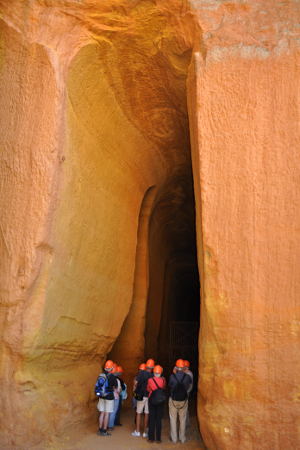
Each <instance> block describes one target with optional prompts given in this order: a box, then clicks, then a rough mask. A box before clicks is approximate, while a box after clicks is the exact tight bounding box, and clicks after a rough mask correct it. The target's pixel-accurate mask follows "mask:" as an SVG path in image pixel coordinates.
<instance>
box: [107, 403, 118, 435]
mask: <svg viewBox="0 0 300 450" xmlns="http://www.w3.org/2000/svg"><path fill="white" fill-rule="evenodd" d="M119 401H120V399H119V398H115V400H114V410H113V412H112V413H110V415H109V421H108V428H113V427H114V424H115V417H116V414H117V411H118V407H119Z"/></svg>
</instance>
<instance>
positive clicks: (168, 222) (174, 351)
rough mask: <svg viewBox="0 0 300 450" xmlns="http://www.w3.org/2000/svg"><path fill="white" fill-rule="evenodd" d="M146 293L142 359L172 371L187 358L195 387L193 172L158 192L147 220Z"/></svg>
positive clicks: (196, 279) (196, 323)
mask: <svg viewBox="0 0 300 450" xmlns="http://www.w3.org/2000/svg"><path fill="white" fill-rule="evenodd" d="M148 243H149V244H148V245H149V289H148V299H147V312H146V326H145V357H146V358H148V357H153V358H154V359H155V360H157V361H158V362H159V363H160V364H161V365H162V366H163V367H164V373H165V374H166V376H169V374H170V373H171V371H172V369H173V367H174V363H175V361H176V359H178V358H182V359H187V360H189V361H190V363H191V369H192V371H193V372H194V374H195V385H197V371H198V335H199V321H200V282H199V272H198V263H197V249H196V230H195V201H194V190H193V177H192V172H191V170H189V169H188V168H186V169H184V170H182V171H180V172H179V173H176V174H174V175H173V176H171V177H170V179H169V180H168V182H167V183H166V184H165V185H164V186H163V188H162V189H161V192H160V193H158V195H157V198H156V201H155V204H154V206H153V210H152V214H151V217H150V220H149V231H148Z"/></svg>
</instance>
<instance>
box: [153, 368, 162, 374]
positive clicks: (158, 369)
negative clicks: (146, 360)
mask: <svg viewBox="0 0 300 450" xmlns="http://www.w3.org/2000/svg"><path fill="white" fill-rule="evenodd" d="M153 373H160V374H162V373H163V368H162V367H161V366H154V369H153Z"/></svg>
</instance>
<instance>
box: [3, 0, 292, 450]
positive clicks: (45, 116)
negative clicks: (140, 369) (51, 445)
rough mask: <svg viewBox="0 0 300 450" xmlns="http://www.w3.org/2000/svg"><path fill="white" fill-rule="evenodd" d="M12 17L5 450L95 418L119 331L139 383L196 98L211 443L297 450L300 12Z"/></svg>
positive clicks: (183, 5) (222, 8) (58, 7)
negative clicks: (160, 206) (165, 221)
mask: <svg viewBox="0 0 300 450" xmlns="http://www.w3.org/2000/svg"><path fill="white" fill-rule="evenodd" d="M0 6H1V22H0V23H1V25H0V28H1V37H0V91H1V92H0V103H1V108H0V117H1V121H0V124H1V133H0V148H1V161H0V171H1V182H0V183H1V197H0V204H1V221H0V225H1V226H0V242H1V244H0V257H1V271H0V277H1V316H0V317H1V331H2V334H1V337H2V339H1V363H0V380H1V386H2V389H1V404H0V411H1V413H0V423H1V440H0V442H1V446H2V447H4V446H8V447H9V448H22V445H24V442H25V443H26V445H27V446H30V445H32V444H34V443H42V442H45V441H46V440H47V439H49V438H50V437H51V435H53V433H59V432H61V431H63V429H64V428H65V427H66V426H67V425H70V424H72V423H75V422H76V421H78V420H84V419H85V418H87V417H88V416H89V415H91V414H93V411H94V408H95V403H94V400H93V392H92V391H93V384H94V381H95V378H96V376H97V374H98V372H99V370H100V366H101V363H102V362H103V360H104V358H105V357H106V355H107V353H108V352H109V351H110V350H111V348H112V346H113V344H114V342H115V340H116V339H117V337H118V335H119V334H120V333H121V334H120V338H119V340H118V341H117V345H116V346H115V348H114V350H113V352H114V354H115V356H116V358H118V360H119V361H120V362H123V361H124V366H126V367H128V371H127V374H126V376H128V377H129V378H130V377H131V375H132V374H133V373H134V371H135V367H136V365H137V363H138V361H139V360H140V358H141V356H143V351H144V348H143V346H144V341H143V335H144V326H145V311H146V308H147V290H148V286H149V278H148V271H147V265H148V259H149V248H148V246H147V243H148V242H149V228H148V227H149V220H150V217H151V214H152V212H153V211H154V207H155V205H156V202H157V201H158V200H159V198H160V197H159V195H158V194H161V193H162V192H163V190H164V189H166V196H168V190H167V187H168V186H173V185H174V182H172V180H173V181H174V180H175V181H176V176H177V174H178V173H183V174H186V176H187V177H188V176H189V174H190V155H189V136H188V127H189V125H188V119H187V106H186V102H187V101H188V111H189V122H190V131H191V143H192V165H193V177H194V186H195V201H196V229H197V246H198V261H199V270H200V279H201V332H200V339H199V348H200V361H199V368H200V383H199V392H200V395H199V397H198V413H199V421H200V427H201V432H202V435H203V438H204V440H205V442H206V445H207V447H208V448H209V449H243V450H244V449H245V450H248V449H249V450H250V449H254V448H259V449H263V450H271V449H272V450H273V449H292V448H293V449H294V448H297V446H299V442H300V437H299V429H300V428H299V427H300V424H299V417H300V410H299V409H300V408H299V401H300V397H299V395H300V394H299V375H298V374H299V373H300V371H299V369H300V367H299V350H298V349H299V333H300V317H299V305H297V302H298V297H299V292H300V285H299V284H300V281H299V280H300V273H299V271H300V268H299V267H300V266H299V262H298V261H299V256H300V240H299V227H298V223H299V219H300V217H299V214H300V213H299V197H300V192H299V182H298V180H299V175H300V174H299V171H300V165H299V162H298V153H297V148H298V147H299V94H298V92H299V65H297V63H298V64H299V59H298V57H299V48H298V47H297V45H298V44H299V36H298V35H297V30H299V28H297V21H298V20H299V6H298V3H297V2H296V1H289V2H281V3H280V4H278V3H275V2H272V1H271V0H270V1H266V2H264V3H263V5H262V3H261V2H259V1H252V2H250V1H249V2H247V1H245V2H239V1H233V2H224V1H222V2H221V1H214V2H212V1H204V0H203V1H202V0H200V1H199V0H197V1H196V0H190V1H187V0H186V1H179V0H178V1H177V0H172V1H171V0H155V1H146V0H145V1H143V0H142V1H135V0H110V1H108V2H100V0H99V1H98V0H97V1H94V0H93V1H92V0H86V1H84V2H78V1H75V0H70V1H67V0H61V1H54V0H53V1H52V0H48V1H46V0H45V1H43V0H40V1H37V2H31V1H29V0H28V1H27V0H26V1H21V0H12V1H10V2H8V1H5V0H0ZM297 39H298V40H297ZM187 76H188V78H187ZM186 88H187V89H186ZM172 189H173V188H172ZM172 189H171V190H170V197H171V198H172V195H173V194H172ZM175 198H176V195H175ZM165 216H166V217H168V214H166V215H165ZM162 217H164V215H163V216H162ZM181 220H182V218H181ZM158 242H159V241H158ZM155 251H156V250H155ZM164 252H165V254H162V260H163V259H164V257H165V255H166V252H167V244H166V246H165V248H164ZM162 253H163V252H162ZM159 256H160V255H159V254H158V255H157V260H158V263H159V261H160V259H159ZM298 303H299V302H298ZM126 317H127V318H126ZM125 319H126V321H125ZM124 321H125V322H124ZM123 324H124V326H123V328H122V325H123ZM132 324H135V326H134V327H133V326H131V325H132ZM135 341H136V342H138V343H139V344H138V345H136V346H135V345H134V342H135ZM74 393H76V395H74ZM16 416H18V420H15V417H16Z"/></svg>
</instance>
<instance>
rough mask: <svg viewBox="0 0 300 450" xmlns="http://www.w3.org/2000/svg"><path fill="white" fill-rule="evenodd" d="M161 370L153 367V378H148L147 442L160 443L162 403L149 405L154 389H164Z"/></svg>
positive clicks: (164, 384) (164, 381)
mask: <svg viewBox="0 0 300 450" xmlns="http://www.w3.org/2000/svg"><path fill="white" fill-rule="evenodd" d="M162 372H163V368H162V367H161V366H155V367H154V369H153V374H154V377H153V378H149V380H148V384H147V391H148V392H149V438H148V441H149V442H154V441H156V442H161V421H162V417H163V412H164V402H163V403H160V404H158V405H153V404H152V403H151V396H152V395H153V393H154V392H155V391H156V389H165V388H166V380H165V378H164V377H162V376H161V375H162Z"/></svg>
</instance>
